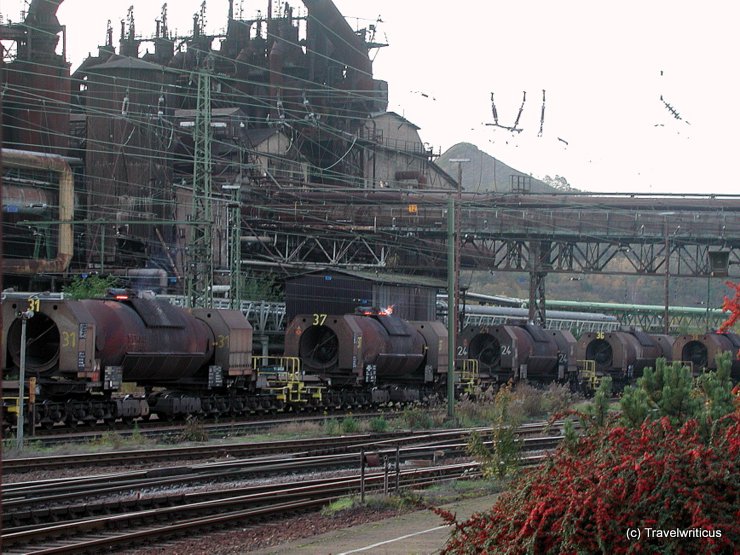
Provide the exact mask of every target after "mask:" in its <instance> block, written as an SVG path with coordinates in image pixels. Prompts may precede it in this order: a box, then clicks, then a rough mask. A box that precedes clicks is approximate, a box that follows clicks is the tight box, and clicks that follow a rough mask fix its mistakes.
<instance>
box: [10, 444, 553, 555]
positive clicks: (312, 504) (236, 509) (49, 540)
mask: <svg viewBox="0 0 740 555" xmlns="http://www.w3.org/2000/svg"><path fill="white" fill-rule="evenodd" d="M559 439H560V438H557V437H551V438H527V440H526V442H525V451H526V452H529V453H532V452H537V453H538V454H534V455H532V454H530V455H528V456H526V457H524V458H523V463H525V464H532V463H535V462H537V461H539V460H541V459H542V458H543V457H544V455H542V454H541V453H540V452H541V451H542V450H544V449H551V448H553V447H554V446H555V445H556V444H557V441H558V440H559ZM460 445H461V447H462V446H463V444H460ZM451 447H453V446H452V445H450V442H444V441H443V442H441V443H431V444H429V445H426V446H423V447H422V448H413V449H411V448H410V449H408V450H405V451H404V452H403V457H404V458H409V457H414V456H420V455H421V454H422V452H423V450H426V452H427V453H428V452H430V451H434V450H438V449H440V448H445V449H450V448H451ZM414 449H415V450H414ZM386 453H387V454H392V453H393V450H390V449H389V450H387V452H383V451H381V452H380V455H381V456H387V454H386ZM352 459H353V460H354V462H355V467H356V466H357V463H358V461H357V456H356V454H354V455H352ZM296 462H297V463H298V464H299V465H300V466H301V467H302V468H304V469H306V468H308V467H314V468H316V465H318V464H321V462H320V461H317V460H314V461H310V462H309V461H307V460H302V461H296ZM324 462H325V461H324ZM337 462H338V461H336V460H335V461H333V462H332V464H336V463H337ZM218 466H219V465H214V468H213V469H212V471H211V473H210V474H209V473H208V472H202V473H200V479H201V480H206V481H209V480H213V479H214V476H216V475H218V474H219V473H221V472H222V471H223V469H219V468H217V467H218ZM268 466H269V465H268ZM396 468H397V470H396V471H394V474H393V475H392V476H391V477H390V479H389V475H388V473H387V472H383V471H374V472H369V473H367V474H366V475H365V476H364V486H363V485H362V483H361V480H362V476H361V474H358V473H356V472H355V473H352V474H349V475H346V476H341V477H331V478H320V479H312V480H306V479H302V480H300V481H295V480H294V481H289V482H284V483H280V484H274V483H273V484H261V485H250V486H244V487H229V488H227V489H222V490H215V491H209V492H194V493H183V492H176V493H172V494H168V495H159V496H154V497H151V498H148V499H147V498H142V497H141V495H139V496H136V495H132V496H130V497H129V499H128V500H127V501H125V502H124V501H121V500H118V501H116V502H111V501H110V497H109V496H110V495H111V492H112V491H114V490H115V489H116V486H112V485H109V486H108V488H107V489H106V488H101V487H100V482H97V483H96V481H95V480H94V479H89V480H88V481H87V483H78V484H76V485H74V486H72V489H76V491H74V492H72V493H70V492H67V493H57V494H56V497H57V499H52V497H54V495H53V494H52V495H47V497H46V498H44V497H41V496H35V495H34V494H32V493H29V491H28V490H24V488H23V487H22V486H19V487H17V488H16V489H14V490H9V491H7V492H4V495H3V497H4V509H5V512H6V517H4V519H5V522H4V531H3V535H2V544H3V546H4V548H3V552H4V553H7V554H12V553H82V552H99V551H101V550H103V549H105V550H111V549H117V548H132V547H135V546H137V545H140V544H141V543H145V542H152V541H162V540H165V539H169V538H173V537H177V536H178V535H181V534H192V533H197V532H198V531H200V530H209V531H210V530H212V529H213V528H214V527H218V526H224V525H233V524H234V523H237V522H238V523H243V522H250V523H255V522H260V521H261V520H266V519H275V518H278V517H282V516H286V515H290V514H294V513H296V512H301V511H307V510H312V509H315V508H318V507H321V506H323V505H325V504H327V503H329V502H331V501H333V500H335V499H338V498H341V497H345V496H347V495H350V494H353V493H357V492H358V491H359V490H360V489H361V488H363V487H364V490H365V491H378V490H383V489H385V490H387V489H388V487H389V483H392V484H393V485H392V486H391V487H397V488H398V489H408V488H421V487H426V486H428V485H431V484H433V483H436V482H438V481H440V480H452V479H460V478H462V477H467V476H475V475H477V473H478V471H479V466H478V464H477V463H474V462H472V463H471V462H469V463H459V464H448V465H442V466H433V467H429V468H405V469H402V468H400V466H399V467H396ZM283 470H286V469H283ZM180 478H182V477H180ZM232 478H233V476H232ZM112 479H113V478H112V477H111V476H105V477H100V478H99V480H102V481H108V482H110V481H111V480H112ZM126 479H129V480H131V481H129V482H128V483H126ZM137 480H141V479H140V478H131V477H130V476H129V477H123V479H122V481H121V483H119V485H118V486H119V487H121V488H123V489H128V490H131V491H134V490H138V491H139V492H141V490H142V488H143V487H150V488H160V489H161V488H164V487H165V486H167V485H172V484H173V481H172V477H165V478H159V479H151V478H150V482H149V483H148V484H147V485H146V486H145V485H144V482H142V481H138V482H137ZM176 481H177V478H175V482H176ZM60 485H61V482H60V484H57V486H56V487H59V486H60ZM66 485H67V486H70V485H72V481H69V480H68V481H67V484H66ZM51 488H52V486H51V485H50V484H47V487H46V488H45V489H44V488H43V487H42V488H40V489H39V491H44V492H45V493H47V494H48V493H50V492H51V491H52V490H51ZM86 488H92V489H86ZM96 488H97V489H96ZM57 491H59V490H57ZM100 496H103V499H102V500H100V501H94V499H95V498H96V497H98V498H99V497H100ZM106 496H108V498H107V500H106ZM72 498H75V499H77V500H78V501H79V500H81V499H86V500H87V501H86V502H84V503H82V502H78V504H77V505H68V510H67V512H66V514H65V513H62V512H60V511H61V510H56V511H55V510H52V508H51V507H52V504H53V503H54V502H60V501H61V500H62V499H66V500H67V501H69V500H70V499H72ZM24 503H25V504H26V505H25V507H24ZM32 505H35V506H36V509H31V508H29V507H30V506H32ZM39 505H45V506H44V507H40V506H39ZM8 512H10V513H11V514H12V515H15V516H14V517H8V516H7V515H8ZM103 513H105V514H103ZM111 513H114V514H111ZM22 515H25V518H26V523H25V524H24V523H22V521H23V518H21V516H22ZM101 515H102V516H101ZM39 521H42V522H49V521H56V523H55V524H53V525H48V524H44V525H39V524H36V523H37V522H39ZM9 525H10V527H9ZM122 530H125V531H122Z"/></svg>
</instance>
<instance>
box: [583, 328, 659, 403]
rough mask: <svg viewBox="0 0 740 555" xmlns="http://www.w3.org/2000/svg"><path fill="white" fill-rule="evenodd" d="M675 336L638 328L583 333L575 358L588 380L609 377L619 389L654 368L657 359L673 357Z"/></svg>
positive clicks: (593, 381)
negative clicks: (646, 331)
mask: <svg viewBox="0 0 740 555" xmlns="http://www.w3.org/2000/svg"><path fill="white" fill-rule="evenodd" d="M673 341H674V339H673V337H671V336H669V335H660V334H658V335H653V334H648V333H645V332H644V331H641V330H638V329H635V328H623V329H621V330H615V331H610V332H603V331H599V332H589V333H585V334H583V335H582V336H581V337H580V338H579V340H578V343H577V344H576V357H577V360H578V365H579V368H580V370H581V375H582V377H583V378H584V380H585V381H587V382H591V383H592V384H593V383H595V380H596V379H597V378H598V377H602V376H610V377H611V378H612V381H613V383H614V385H615V387H616V388H618V389H621V388H623V387H624V385H626V384H627V383H629V382H631V381H632V380H634V379H635V378H638V377H639V376H641V375H642V371H643V369H645V368H647V367H654V366H655V361H656V360H657V359H658V358H665V359H666V360H668V361H671V360H673V356H672V347H673Z"/></svg>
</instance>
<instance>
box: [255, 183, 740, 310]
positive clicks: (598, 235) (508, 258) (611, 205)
mask: <svg viewBox="0 0 740 555" xmlns="http://www.w3.org/2000/svg"><path fill="white" fill-rule="evenodd" d="M451 194H452V195H454V196H455V197H456V202H457V206H458V213H459V222H460V245H461V267H462V268H463V269H474V270H489V271H504V272H506V271H509V272H527V273H529V275H530V315H531V317H532V319H533V320H537V321H540V322H544V321H545V301H546V296H545V278H546V276H547V274H549V273H580V274H595V273H601V274H622V275H625V274H627V275H629V274H634V275H653V276H664V277H665V279H666V283H667V280H668V279H669V278H671V277H686V276H691V277H707V278H709V277H728V278H729V279H733V278H737V277H738V276H740V195H723V196H719V195H711V196H709V195H668V196H649V195H640V194H625V195H616V194H608V195H607V194H604V195H598V194H588V195H586V194H567V193H561V194H536V193H530V194H498V193H496V194H494V193H489V194H468V193H463V194H461V195H455V193H450V192H434V191H427V192H423V191H422V192H418V191H417V192H405V191H390V190H361V191H358V190H356V189H355V190H346V191H341V190H336V189H335V190H323V191H314V190H301V191H293V192H291V191H287V190H286V189H280V190H275V191H271V192H265V191H261V192H259V194H255V193H252V197H251V198H250V199H249V200H248V203H247V204H248V206H249V209H248V212H247V213H246V214H245V215H244V221H246V222H248V225H247V227H248V235H249V234H251V237H245V238H244V239H243V241H244V240H246V241H249V242H250V246H249V247H248V248H247V249H246V250H243V252H244V254H245V257H244V259H243V264H247V265H252V266H256V267H259V266H277V267H282V268H292V269H298V268H316V267H327V266H333V267H352V268H376V269H381V268H382V269H384V270H386V271H396V272H403V273H408V272H412V273H417V274H420V275H432V276H436V277H440V276H443V275H445V272H446V259H447V241H448V232H447V211H448V199H449V197H450V195H451ZM667 291H668V289H667V287H666V295H667Z"/></svg>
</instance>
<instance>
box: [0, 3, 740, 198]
mask: <svg viewBox="0 0 740 555" xmlns="http://www.w3.org/2000/svg"><path fill="white" fill-rule="evenodd" d="M200 3H201V2H200V0H170V2H169V26H170V29H172V30H174V29H177V30H179V31H181V32H183V33H184V32H186V31H188V30H189V29H190V28H191V26H192V15H193V13H195V12H196V11H198V10H199V8H200ZM335 3H336V5H337V6H338V7H339V9H340V11H341V12H342V13H343V14H344V15H345V16H346V17H347V18H348V19H349V21H350V23H351V25H352V26H353V27H358V26H359V27H366V26H367V25H368V24H370V23H373V22H375V21H376V20H377V19H378V17H379V16H380V18H382V23H378V24H377V27H378V34H377V36H376V38H377V39H380V40H385V41H387V43H388V44H389V46H388V47H387V48H383V49H380V50H379V51H377V52H374V53H373V56H374V72H375V77H376V78H379V79H385V80H387V81H388V83H389V89H390V105H389V108H388V109H389V110H393V111H396V112H398V113H400V114H402V115H404V116H405V117H406V118H408V119H409V120H411V121H412V122H413V123H415V124H416V125H418V126H419V127H420V128H421V129H420V135H421V138H422V140H423V141H426V142H428V143H430V145H432V146H433V147H434V148H435V151H436V150H438V149H440V148H441V150H442V151H444V150H445V149H447V148H449V147H450V146H452V145H454V144H455V143H458V142H462V141H467V142H471V143H473V144H475V145H477V146H478V147H479V148H480V149H482V150H484V151H486V152H488V153H489V154H491V155H492V156H494V157H496V158H498V159H499V160H501V161H503V162H505V163H506V164H509V165H510V166H513V167H515V168H516V169H519V170H521V171H524V172H527V173H531V174H533V175H534V176H535V177H539V178H541V177H543V176H545V175H550V176H555V175H560V176H563V177H565V178H566V179H567V180H568V181H569V182H570V183H571V185H573V186H574V187H577V188H580V189H584V190H589V191H600V192H609V191H615V192H644V193H719V194H722V193H724V194H740V186H739V182H740V179H739V178H738V176H739V175H740V172H739V171H738V168H737V166H738V163H737V160H738V159H739V158H740V156H739V155H738V144H739V142H738V140H737V137H736V133H737V131H738V130H739V129H740V105H739V103H738V97H739V96H740V70H739V69H738V67H740V64H738V63H737V59H736V58H737V53H738V52H740V38H739V37H740V34H738V32H737V23H738V20H739V19H740V18H739V16H740V3H737V2H734V1H731V0H725V1H716V0H708V1H706V2H702V3H699V2H686V1H676V0H674V1H664V0H649V1H637V0H621V1H619V2H614V1H594V0H573V1H562V0H516V1H514V0H510V1H505V2H504V1H489V0H459V1H456V2H442V1H440V2H429V1H428V0H373V1H368V0H335ZM161 4H162V2H157V1H154V2H152V1H151V0H148V1H143V0H128V1H121V2H119V1H109V2H100V1H99V0H98V1H95V0H66V1H65V2H64V3H63V4H62V6H61V7H60V8H59V11H58V14H59V18H60V21H61V23H62V24H65V25H66V26H67V32H68V36H67V41H68V50H69V58H70V60H71V61H72V63H73V66H75V67H76V66H77V65H78V64H79V62H80V61H81V60H82V59H83V58H84V56H85V55H86V54H87V52H89V51H92V52H94V51H95V50H96V48H97V45H98V44H100V43H102V42H103V41H104V38H105V27H106V20H107V19H111V20H112V22H113V27H114V32H115V42H116V43H117V40H118V33H119V29H120V23H119V21H120V20H121V19H123V18H125V17H126V12H127V9H128V7H129V6H130V5H133V6H134V15H135V18H136V30H137V34H142V35H152V34H153V33H154V29H155V23H154V19H155V18H156V17H158V15H159V12H160V9H161ZM274 4H275V5H277V4H278V1H277V0H275V1H274ZM235 5H236V10H237V13H238V11H239V9H240V3H239V1H236V2H235ZM292 5H293V6H294V7H295V8H296V10H298V9H301V10H302V9H303V4H302V2H299V1H298V0H296V1H295V2H293V3H292ZM22 6H23V1H21V0H3V2H2V6H1V7H0V10H2V13H3V15H5V16H6V18H7V17H10V18H11V19H13V20H17V19H18V14H19V11H20V7H22ZM227 6H228V2H227V0H209V1H208V4H207V12H206V22H207V25H206V27H207V30H208V31H217V30H220V29H222V28H223V27H224V26H225V24H226V15H227ZM241 6H242V7H243V15H244V17H245V18H251V17H253V16H254V15H255V14H256V12H257V10H262V13H263V14H264V13H265V11H266V8H267V0H259V1H254V0H245V1H244V2H242V3H241ZM543 89H545V90H546V104H545V116H544V124H543V132H542V136H541V137H540V136H538V135H539V128H540V114H541V108H542V90H543ZM523 91H526V92H527V100H526V104H525V106H524V110H523V112H522V116H521V119H520V121H519V127H521V128H522V129H523V130H522V132H521V133H512V132H510V131H507V130H505V129H502V128H496V127H492V126H490V125H486V124H491V123H493V116H492V112H491V100H490V97H491V92H493V93H494V100H495V104H496V108H497V112H498V121H499V124H501V125H504V126H511V125H513V124H514V121H515V120H516V117H517V113H518V111H519V107H520V105H521V102H522V92H523ZM661 95H663V98H664V99H665V101H667V102H668V103H669V104H670V105H671V106H672V107H673V108H674V109H675V110H676V111H677V112H678V114H679V115H680V118H681V119H677V118H675V117H674V116H673V115H672V114H671V113H670V111H669V109H668V108H667V107H666V106H665V105H664V104H663V102H661V100H660V96H661Z"/></svg>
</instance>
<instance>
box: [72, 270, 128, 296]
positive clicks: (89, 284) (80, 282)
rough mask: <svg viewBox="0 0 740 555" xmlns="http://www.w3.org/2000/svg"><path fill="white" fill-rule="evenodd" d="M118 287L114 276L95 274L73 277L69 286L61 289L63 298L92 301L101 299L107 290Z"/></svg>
mask: <svg viewBox="0 0 740 555" xmlns="http://www.w3.org/2000/svg"><path fill="white" fill-rule="evenodd" d="M117 285H118V278H117V277H116V276H105V277H101V276H99V275H97V274H93V275H91V276H75V277H74V278H73V279H72V281H71V282H70V284H69V285H65V286H64V287H62V292H63V293H64V294H65V296H67V297H69V298H71V299H74V300H79V299H93V298H95V297H102V296H104V295H105V294H106V292H107V291H108V289H109V288H111V287H116V286H117Z"/></svg>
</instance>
